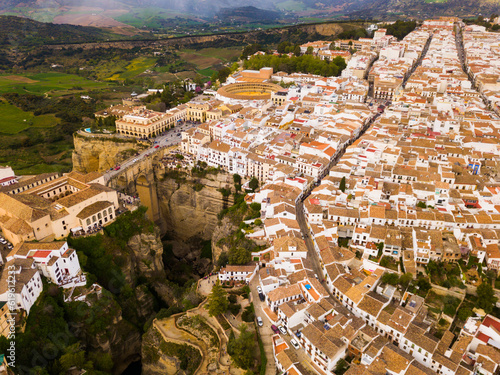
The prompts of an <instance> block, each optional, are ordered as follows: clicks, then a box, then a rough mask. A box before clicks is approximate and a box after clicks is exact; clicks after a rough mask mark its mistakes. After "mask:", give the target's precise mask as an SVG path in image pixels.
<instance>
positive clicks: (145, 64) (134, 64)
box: [98, 57, 156, 81]
mask: <svg viewBox="0 0 500 375" xmlns="http://www.w3.org/2000/svg"><path fill="white" fill-rule="evenodd" d="M155 63H156V59H155V58H154V57H138V58H135V59H133V60H132V61H123V60H120V59H118V58H117V59H115V60H113V61H112V62H110V64H107V65H105V66H103V69H100V70H99V74H98V76H99V77H102V78H103V79H106V80H109V81H121V80H125V79H127V78H135V77H136V76H138V75H139V74H142V73H144V72H145V71H146V70H148V69H153V67H154V66H155ZM104 76H106V77H104Z"/></svg>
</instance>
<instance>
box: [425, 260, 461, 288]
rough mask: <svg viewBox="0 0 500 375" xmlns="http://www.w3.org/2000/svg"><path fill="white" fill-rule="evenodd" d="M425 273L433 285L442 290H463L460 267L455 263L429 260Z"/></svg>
mask: <svg viewBox="0 0 500 375" xmlns="http://www.w3.org/2000/svg"><path fill="white" fill-rule="evenodd" d="M426 271H427V274H428V275H429V276H430V279H431V282H432V283H433V284H437V285H440V286H442V287H444V288H451V287H459V288H465V285H464V284H463V282H462V281H461V279H460V267H459V265H458V264H456V263H445V262H435V261H433V260H431V261H429V263H428V264H427V266H426Z"/></svg>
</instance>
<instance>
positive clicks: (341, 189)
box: [339, 176, 345, 193]
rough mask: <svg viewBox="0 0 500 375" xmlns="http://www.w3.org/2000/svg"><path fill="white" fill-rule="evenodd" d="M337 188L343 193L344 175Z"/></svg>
mask: <svg viewBox="0 0 500 375" xmlns="http://www.w3.org/2000/svg"><path fill="white" fill-rule="evenodd" d="M339 189H340V191H341V192H342V193H345V176H344V177H342V180H340V186H339Z"/></svg>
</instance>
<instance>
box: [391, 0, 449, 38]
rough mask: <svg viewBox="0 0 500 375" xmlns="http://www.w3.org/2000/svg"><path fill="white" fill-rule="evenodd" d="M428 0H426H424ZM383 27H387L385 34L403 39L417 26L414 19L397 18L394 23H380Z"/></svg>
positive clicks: (440, 0)
mask: <svg viewBox="0 0 500 375" xmlns="http://www.w3.org/2000/svg"><path fill="white" fill-rule="evenodd" d="M426 1H428V0H426ZM434 1H435V2H438V1H439V2H444V1H447V0H444V1H443V0H434ZM382 27H383V28H385V29H387V35H393V36H395V37H396V38H398V39H399V40H401V39H403V38H404V37H405V36H406V35H408V34H409V33H411V32H412V31H413V30H415V28H416V27H417V23H416V22H415V21H401V20H397V21H396V22H395V23H392V24H387V25H382Z"/></svg>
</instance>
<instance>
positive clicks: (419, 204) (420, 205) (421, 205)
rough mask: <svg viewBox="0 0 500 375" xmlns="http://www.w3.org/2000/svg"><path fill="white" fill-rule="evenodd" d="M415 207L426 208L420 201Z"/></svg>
mask: <svg viewBox="0 0 500 375" xmlns="http://www.w3.org/2000/svg"><path fill="white" fill-rule="evenodd" d="M417 207H420V208H427V205H426V204H425V202H422V201H420V202H418V203H417Z"/></svg>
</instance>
